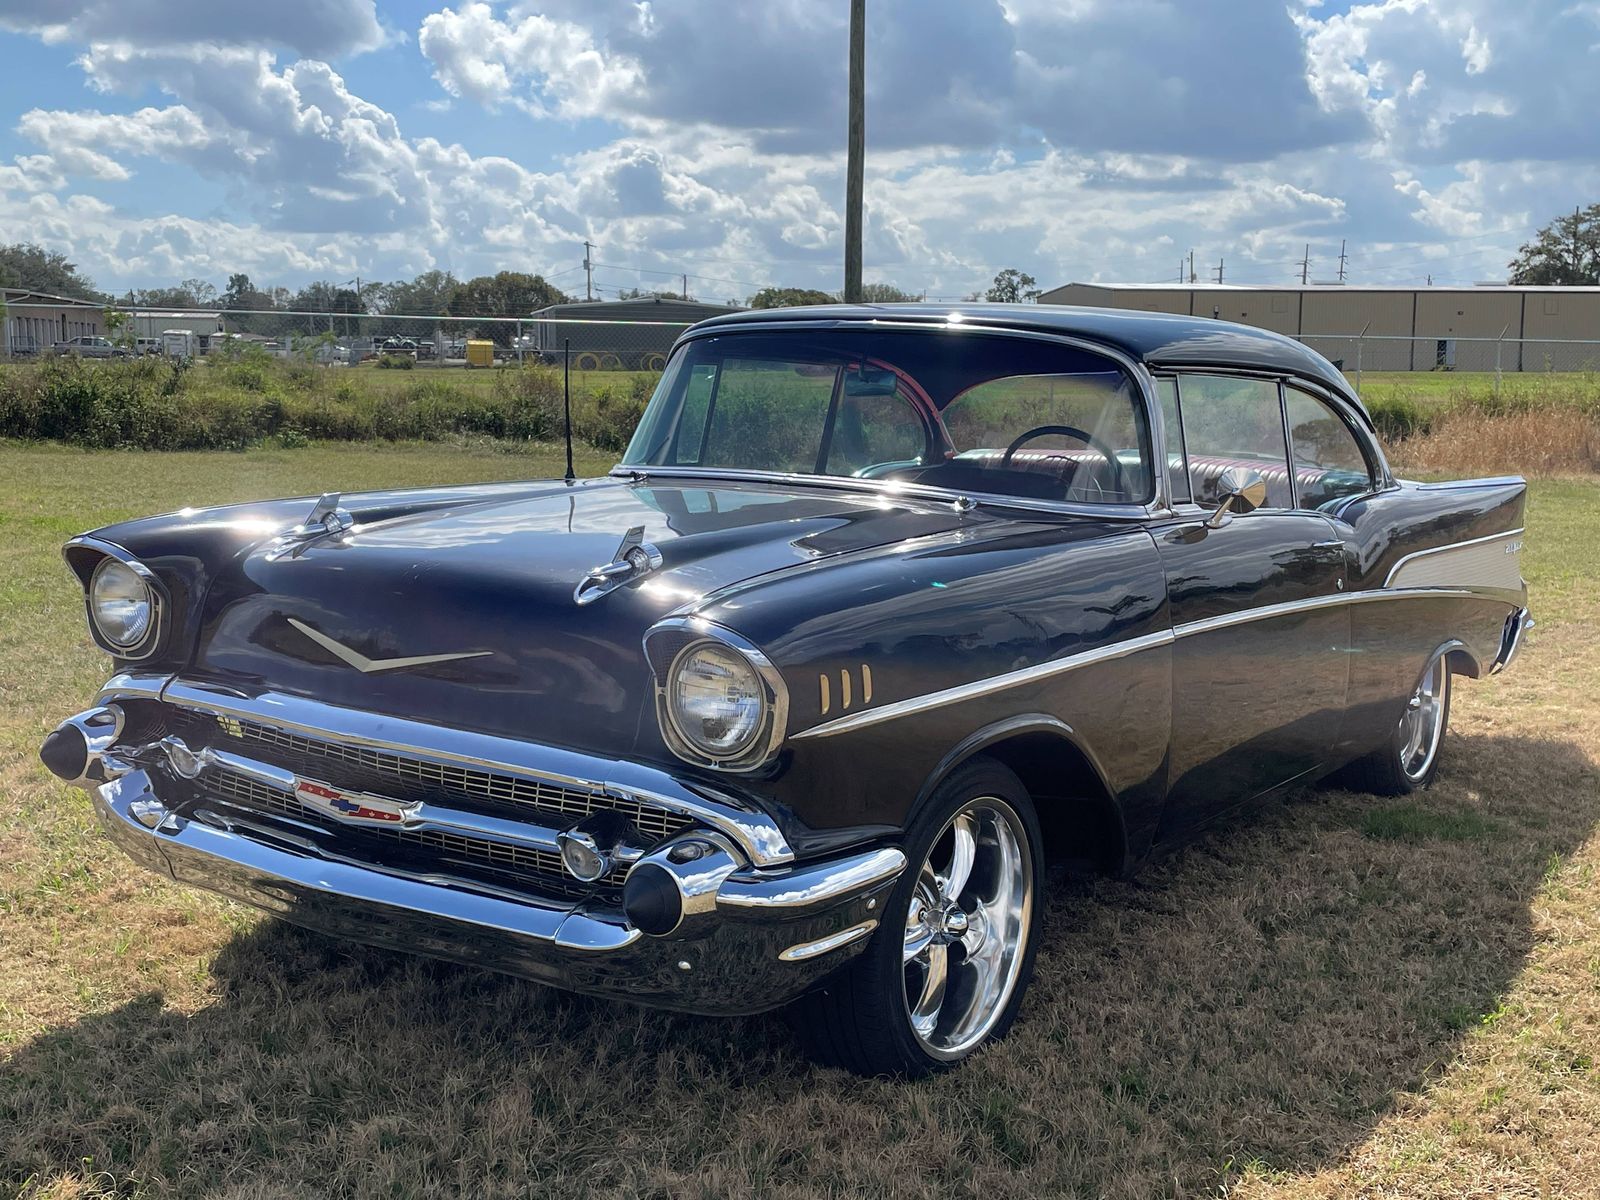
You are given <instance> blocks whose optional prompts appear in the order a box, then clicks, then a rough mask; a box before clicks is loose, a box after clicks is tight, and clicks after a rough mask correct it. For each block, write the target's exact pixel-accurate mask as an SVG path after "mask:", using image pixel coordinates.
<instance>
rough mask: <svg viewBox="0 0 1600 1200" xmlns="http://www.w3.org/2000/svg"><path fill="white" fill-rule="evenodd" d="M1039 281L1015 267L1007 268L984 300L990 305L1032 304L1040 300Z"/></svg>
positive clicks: (995, 281) (990, 288) (991, 285)
mask: <svg viewBox="0 0 1600 1200" xmlns="http://www.w3.org/2000/svg"><path fill="white" fill-rule="evenodd" d="M1038 282H1039V281H1038V280H1036V279H1035V278H1034V277H1033V276H1032V275H1028V274H1025V273H1024V272H1022V271H1019V270H1017V269H1016V268H1015V267H1007V268H1006V269H1005V270H1004V271H1001V272H1000V273H999V274H998V275H996V276H995V277H994V282H993V283H992V284H990V285H989V290H988V291H987V292H985V293H984V295H983V298H984V299H985V300H987V301H988V302H989V303H990V304H1021V303H1023V302H1025V301H1026V302H1028V303H1032V302H1033V301H1035V300H1037V299H1038V298H1039V288H1038Z"/></svg>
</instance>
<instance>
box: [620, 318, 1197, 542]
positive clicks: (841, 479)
mask: <svg viewBox="0 0 1600 1200" xmlns="http://www.w3.org/2000/svg"><path fill="white" fill-rule="evenodd" d="M980 319H981V318H980ZM836 329H849V330H856V331H865V332H875V331H884V330H890V331H896V332H913V333H925V334H926V333H959V334H961V335H963V336H972V335H977V336H986V337H1007V338H1026V339H1028V340H1030V341H1038V342H1050V343H1053V344H1055V345H1058V346H1068V347H1071V348H1072V349H1075V350H1083V351H1086V352H1088V353H1090V354H1098V355H1100V356H1101V357H1103V358H1107V359H1110V360H1111V361H1112V362H1114V363H1116V364H1117V365H1118V366H1119V367H1121V368H1122V369H1123V370H1125V371H1126V372H1127V373H1128V375H1129V376H1130V377H1131V378H1132V380H1133V382H1134V388H1135V392H1136V393H1137V397H1138V400H1139V403H1140V404H1141V405H1142V406H1143V408H1144V418H1145V428H1146V429H1148V430H1149V431H1150V454H1151V461H1150V462H1149V463H1148V464H1147V466H1148V468H1149V471H1150V475H1151V495H1150V500H1149V501H1148V502H1147V503H1143V504H1133V503H1119V504H1091V503H1088V502H1086V501H1068V500H1033V499H1030V498H1028V497H1025V496H1005V495H1000V494H998V493H993V492H969V491H962V490H959V489H955V488H943V487H936V486H934V485H932V484H914V483H913V484H905V483H902V484H898V485H896V484H893V483H892V481H884V480H877V479H855V478H852V477H848V476H839V475H809V474H808V475H799V474H794V473H790V472H781V471H749V470H731V469H728V468H715V467H709V468H708V467H694V466H678V467H652V466H648V465H644V464H633V465H630V464H628V463H625V462H624V463H618V464H617V465H616V466H615V467H613V468H611V471H610V474H611V475H613V476H617V477H620V478H624V479H626V478H629V477H630V476H639V475H642V476H645V477H646V478H649V477H651V476H659V477H662V478H707V479H732V480H747V481H749V482H753V483H769V482H774V481H777V482H781V483H785V484H791V485H795V484H809V485H810V486H823V487H852V488H856V489H858V490H862V491H869V492H873V493H877V494H880V495H881V494H884V493H887V494H889V495H891V496H893V495H909V496H918V497H924V498H927V499H930V500H934V501H942V502H944V503H947V504H948V503H952V502H955V501H959V500H961V499H963V498H966V497H968V496H970V497H971V498H972V499H975V500H978V501H980V502H981V503H983V504H985V505H991V506H994V507H998V508H1020V509H1023V510H1025V511H1029V512H1060V513H1069V514H1073V515H1079V516H1092V517H1110V518H1113V519H1121V520H1145V519H1148V518H1149V517H1152V516H1155V515H1157V514H1160V513H1165V512H1170V511H1171V499H1170V497H1169V496H1168V495H1167V485H1166V472H1165V471H1164V470H1163V471H1157V470H1156V469H1155V467H1156V464H1157V463H1158V462H1164V461H1165V460H1164V459H1163V458H1161V457H1160V456H1161V454H1162V453H1163V452H1164V449H1165V447H1164V445H1163V444H1162V441H1161V420H1160V414H1159V412H1158V406H1157V405H1156V403H1155V395H1154V383H1153V381H1152V377H1151V374H1150V369H1149V368H1148V367H1147V366H1145V364H1144V363H1142V362H1140V361H1139V360H1138V359H1135V358H1133V357H1131V356H1129V355H1127V354H1124V353H1123V352H1122V351H1121V350H1118V349H1117V348H1115V347H1114V346H1107V345H1105V344H1103V343H1101V342H1096V341H1094V340H1093V339H1091V338H1079V337H1073V336H1071V335H1068V334H1055V333H1042V332H1040V331H1038V330H1031V329H1013V328H1010V327H1008V326H1004V325H983V324H977V323H972V322H969V321H965V320H963V321H949V320H944V321H908V320H898V321H896V320H877V319H862V318H850V319H844V320H828V321H809V320H808V321H795V320H787V321H786V320H781V319H777V320H771V321H750V322H743V321H741V322H740V323H739V324H738V325H713V326H709V327H707V328H703V329H701V328H695V329H690V330H688V331H686V332H685V333H684V334H683V336H682V337H680V338H679V339H678V341H677V342H676V343H675V344H674V345H673V347H672V353H673V354H676V353H678V351H680V350H681V349H683V348H684V347H685V346H687V345H689V344H690V343H692V342H696V341H700V340H701V339H703V338H709V337H729V336H734V335H736V334H739V333H772V332H775V331H779V332H783V333H794V332H795V331H796V330H811V331H812V332H815V331H818V330H836Z"/></svg>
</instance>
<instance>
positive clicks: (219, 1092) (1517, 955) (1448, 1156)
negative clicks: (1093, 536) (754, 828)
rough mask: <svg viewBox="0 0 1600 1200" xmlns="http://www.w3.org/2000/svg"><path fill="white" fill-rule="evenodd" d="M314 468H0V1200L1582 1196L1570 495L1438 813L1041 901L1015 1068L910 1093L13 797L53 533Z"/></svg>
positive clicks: (1581, 588) (1589, 640)
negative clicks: (411, 954)
mask: <svg viewBox="0 0 1600 1200" xmlns="http://www.w3.org/2000/svg"><path fill="white" fill-rule="evenodd" d="M330 465H331V464H330V463H328V462H323V463H321V464H320V465H319V466H317V467H315V468H314V467H313V466H311V465H309V464H302V463H301V460H299V459H298V458H296V457H295V456H288V455H280V456H261V455H248V456H231V457H230V456H224V455H190V456H182V457H180V458H174V459H167V458H164V457H161V456H116V455H98V456H91V455H77V454H74V455H67V454H61V453H56V452H51V451H40V450H25V451H19V450H5V449H0V477H4V478H5V479H6V480H7V481H8V484H9V486H8V487H7V489H5V492H4V493H3V494H0V538H3V547H0V548H3V549H4V551H5V555H6V560H7V562H8V567H7V574H5V575H0V662H4V663H5V664H6V666H5V667H4V668H0V704H3V711H4V712H5V714H6V715H5V718H4V720H3V721H0V806H3V807H0V811H3V812H4V814H5V817H6V819H5V821H4V822H3V823H0V963H3V964H4V968H5V970H4V971H3V972H0V1054H3V1055H4V1061H3V1065H0V1194H3V1193H4V1192H6V1191H8V1190H9V1191H18V1192H20V1193H22V1194H26V1195H30V1196H32V1195H45V1196H53V1197H55V1196H59V1197H76V1196H97V1195H182V1196H227V1197H266V1196H307V1195H360V1196H378V1195H383V1196H412V1195H438V1196H443V1195H459V1194H466V1195H474V1196H524V1195H580V1194H592V1195H603V1196H633V1195H653V1196H674V1197H677V1196H683V1197H720V1196H756V1195H761V1196H766V1195H772V1196H793V1197H810V1196H817V1195H838V1196H847V1195H849V1196H853V1195H863V1194H864V1195H889V1196H923V1195H940V1196H943V1195H961V1194H980V1195H984V1196H986V1197H988V1196H992V1197H997V1198H1000V1197H1032V1196H1044V1195H1083V1196H1112V1197H1130V1198H1131V1197H1149V1196H1216V1195H1219V1194H1229V1195H1241V1196H1251V1197H1297V1198H1298V1197H1310V1196H1349V1195H1362V1196H1373V1197H1378V1196H1440V1197H1444V1196H1452V1197H1453V1196H1491V1195H1492V1196H1528V1197H1534V1196H1551V1197H1568V1196H1570V1197H1581V1196H1594V1195H1600V1148H1597V1145H1596V1138H1595V1132H1596V1130H1597V1129H1600V1074H1597V1071H1596V1066H1595V1059H1594V1056H1595V1054H1596V1051H1597V1047H1600V917H1597V915H1596V914H1597V913H1600V878H1597V873H1600V837H1597V835H1596V828H1597V822H1600V768H1597V761H1600V699H1597V693H1600V689H1597V688H1596V686H1595V685H1596V682H1597V681H1600V601H1597V600H1596V598H1595V595H1594V592H1595V589H1594V584H1595V581H1596V579H1597V578H1600V545H1597V543H1596V539H1595V538H1594V536H1593V533H1592V529H1593V528H1594V523H1595V521H1596V520H1597V519H1600V485H1597V484H1596V483H1595V482H1592V481H1591V482H1562V481H1550V482H1544V483H1540V484H1537V485H1536V486H1535V490H1534V494H1533V502H1532V505H1531V510H1530V515H1529V533H1528V539H1527V540H1528V547H1529V550H1528V562H1529V573H1530V579H1531V581H1532V583H1533V587H1534V598H1535V600H1534V602H1535V604H1536V606H1537V609H1538V615H1539V617H1540V620H1541V624H1540V628H1539V630H1538V631H1536V633H1535V635H1534V636H1535V641H1534V643H1533V645H1532V646H1531V648H1530V650H1529V651H1528V653H1527V655H1526V657H1525V658H1524V659H1523V660H1522V661H1521V662H1519V663H1518V664H1517V668H1516V670H1515V671H1513V672H1512V673H1510V674H1508V675H1507V676H1504V677H1501V678H1500V679H1497V680H1493V681H1486V682H1482V683H1472V682H1467V683H1465V684H1464V685H1463V686H1462V687H1461V689H1460V691H1459V692H1458V703H1457V707H1456V713H1455V721H1454V729H1455V731H1454V733H1453V734H1452V737H1451V739H1450V743H1449V757H1448V758H1447V760H1446V761H1445V764H1444V768H1443V772H1442V775H1441V777H1440V780H1439V783H1438V784H1437V786H1436V787H1435V788H1434V789H1433V790H1431V791H1430V792H1429V793H1427V794H1426V795H1424V796H1422V797H1420V798H1418V799H1416V800H1414V801H1405V802H1393V801H1377V800H1373V799H1371V798H1368V797H1363V796H1356V795H1352V794H1350V793H1346V792H1341V791H1332V790H1320V791H1312V792H1308V793H1305V794H1303V795H1301V796H1300V797H1298V798H1297V799H1296V800H1294V801H1293V802H1291V803H1288V804H1280V805H1274V806H1272V807H1270V808H1268V809H1266V810H1265V811H1263V812H1261V813H1258V814H1255V815H1253V816H1251V817H1249V818H1247V819H1241V820H1239V821H1236V822H1234V823H1232V824H1231V825H1229V826H1227V827H1225V828H1222V829H1219V830H1217V831H1216V832H1214V833H1213V834H1212V835H1210V836H1209V837H1208V838H1206V839H1205V840H1204V841H1202V842H1201V843H1199V844H1198V845H1195V846H1194V847H1192V848H1190V849H1188V850H1186V851H1184V852H1183V853H1181V854H1179V855H1177V856H1176V857H1174V858H1172V859H1169V860H1167V861H1165V862H1162V863H1159V864H1157V865H1156V866H1154V867H1153V868H1152V869H1150V870H1148V871H1147V872H1146V873H1145V874H1144V875H1143V876H1142V877H1141V878H1140V879H1139V880H1138V881H1137V882H1132V883H1117V882H1100V883H1094V884H1087V885H1086V884H1069V883H1065V882H1060V883H1057V884H1056V885H1055V886H1054V887H1053V888H1052V892H1051V895H1050V905H1049V909H1048V914H1047V922H1046V926H1045V944H1044V949H1043V952H1042V954H1041V958H1040V966H1039V977H1038V980H1037V982H1036V984H1035V987H1034V991H1033V992H1032V993H1031V995H1030V998H1029V1002H1028V1004H1027V1006H1026V1007H1025V1009H1024V1011H1023V1017H1022V1020H1021V1021H1020V1023H1019V1024H1018V1026H1017V1028H1016V1030H1015V1032H1014V1034H1013V1035H1012V1037H1011V1038H1009V1039H1008V1040H1007V1041H1006V1042H1004V1043H1002V1044H1001V1045H999V1046H997V1047H995V1048H994V1049H992V1050H991V1051H989V1052H987V1053H985V1054H983V1055H981V1056H979V1057H978V1058H977V1059H976V1060H975V1061H974V1062H972V1063H971V1064H969V1065H968V1066H967V1067H966V1068H965V1069H963V1070H962V1071H960V1072H957V1073H955V1074H953V1075H949V1076H946V1077H943V1078H939V1079H934V1080H930V1081H926V1082H922V1083H918V1084H914V1085H900V1084H893V1083H884V1082H864V1081H860V1080H856V1079H852V1078H850V1077H847V1076H845V1075H842V1074H840V1073H837V1072H832V1071H825V1070H819V1069H816V1068H814V1067H812V1066H810V1065H809V1064H807V1063H806V1062H805V1061H804V1060H803V1059H802V1058H801V1057H800V1056H799V1054H798V1052H797V1050H796V1048H795V1046H794V1044H793V1042H792V1040H791V1039H790V1037H789V1035H788V1033H787V1031H786V1029H785V1028H784V1026H783V1024H782V1023H781V1021H778V1020H776V1019H757V1020H742V1021H711V1020H696V1019H691V1018H685V1017H675V1016H663V1015H660V1014H654V1013H649V1012H645V1011H641V1010H636V1009H632V1008H627V1007H623V1006H620V1005H611V1004H606V1003H602V1002H598V1001H590V1000H584V999H578V998H574V997H570V996H565V995H561V994H559V993H555V992H551V991H547V990H544V989H541V988H539V987H536V986H533V985H531V984H526V983H522V982H518V981H515V980H511V979H506V978H502V977H499V976H495V975H490V974H485V973H482V972H477V971H471V970H467V969H461V968H454V967H448V966H443V965H438V964H433V963H428V962H425V961H422V960H415V959H411V958H408V957H406V956H403V955H397V954H387V953H381V952H377V951H370V950H364V949H360V948H357V947H352V946H347V945H342V944H338V943H334V942H331V941H327V940H324V939H322V938H319V937H316V936H314V935H311V934H306V933H301V932H298V931H296V930H294V929H292V928H290V927H288V926H285V925H282V924H279V923H276V922H273V921H270V920H265V919H259V918H257V917H255V916H254V915H253V914H250V913H247V912H246V911H245V910H242V909H239V908H237V907H234V906H231V905H228V904H225V903H223V902H221V901H218V900H215V899H212V898H210V897H208V896H205V895H203V894H200V893H193V892H187V891H184V890H182V889H179V888H177V887H175V886H173V885H171V884H166V883H162V882H161V881H160V880H158V879H155V878H154V877H150V876H146V875H143V874H141V873H140V872H138V871H137V870H135V869H134V868H132V867H130V866H129V865H128V864H127V863H126V862H125V861H124V860H122V859H121V858H120V857H119V856H118V855H117V854H115V853H114V852H112V851H111V850H109V849H108V848H107V847H106V846H105V844H104V842H103V841H102V840H101V839H100V838H99V836H98V835H97V834H96V833H95V832H94V830H93V827H92V822H91V819H90V817H89V812H88V805H87V802H86V800H85V798H84V797H83V796H82V795H81V794H79V793H76V792H74V791H71V790H69V789H65V788H63V787H60V786H58V785H56V784H54V783H53V782H50V781H49V780H48V778H47V777H46V776H44V774H43V772H42V771H41V770H40V769H39V768H38V767H37V764H36V763H34V762H33V761H32V759H31V755H32V751H33V747H34V746H35V745H36V743H37V740H38V738H39V737H40V736H42V733H43V732H44V731H45V730H46V729H48V727H49V725H50V723H51V722H52V721H53V720H54V719H56V718H57V717H58V716H59V715H60V714H62V713H64V712H67V711H70V710H72V709H73V708H74V707H77V706H79V705H81V703H82V702H83V700H84V699H85V697H86V696H87V695H88V694H89V692H90V691H91V690H92V688H93V685H94V679H95V676H96V672H97V671H98V669H99V661H100V660H99V659H98V658H97V656H96V655H95V654H94V652H93V651H92V649H91V648H90V647H89V646H88V644H87V641H86V639H85V638H84V636H83V634H82V632H81V629H80V628H79V622H80V620H81V613H80V610H79V606H78V601H77V598H76V596H75V594H74V593H73V591H72V589H71V588H70V587H69V586H68V583H67V581H66V578H65V575H64V574H63V573H62V571H61V569H60V567H59V564H58V563H57V562H56V560H55V558H54V544H55V543H56V542H57V541H59V540H60V536H61V535H62V533H63V530H62V529H61V528H60V527H59V526H61V525H62V524H63V522H71V523H77V524H82V523H86V522H87V521H89V520H100V519H105V518H107V517H108V516H112V515H116V514H117V513H118V512H121V511H123V510H126V509H129V508H140V509H153V508H159V507H163V506H167V505H170V504H174V503H181V502H184V501H185V500H188V499H196V500H198V499H215V498H222V497H223V496H226V495H247V494H252V493H255V494H261V493H264V492H268V491H297V490H307V489H306V486H305V485H306V484H307V483H308V482H310V480H309V479H308V478H307V476H311V475H314V474H315V473H316V472H317V471H322V472H324V473H325V472H326V471H327V470H328V468H329V466H330ZM515 465H516V464H514V463H512V464H507V462H506V460H505V459H504V458H501V457H475V456H466V455H452V454H450V453H448V452H444V451H437V450H435V451H431V452H429V453H428V454H427V455H417V456H414V457H412V456H409V452H407V453H398V452H389V453H387V454H369V453H368V452H365V451H351V450H342V451H340V452H339V460H338V467H339V469H340V471H341V472H342V473H343V474H344V475H346V476H347V477H349V476H355V477H359V478H360V479H362V480H363V481H367V482H377V481H378V479H380V478H382V477H384V476H385V474H386V473H387V475H388V476H389V477H390V478H391V479H392V480H393V481H395V482H401V481H409V480H414V479H416V478H417V477H418V476H419V475H420V474H422V473H424V472H425V473H426V474H428V476H429V477H431V478H439V479H443V478H449V477H452V476H454V477H464V476H468V475H471V474H482V473H486V471H490V470H498V471H500V472H503V473H511V470H512V468H514V467H515ZM135 491H137V492H138V493H139V494H138V496H137V499H133V500H130V499H129V498H128V497H129V496H130V494H132V493H133V492H135ZM63 512H69V513H73V514H75V516H74V517H73V518H68V517H64V516H62V513H63Z"/></svg>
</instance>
